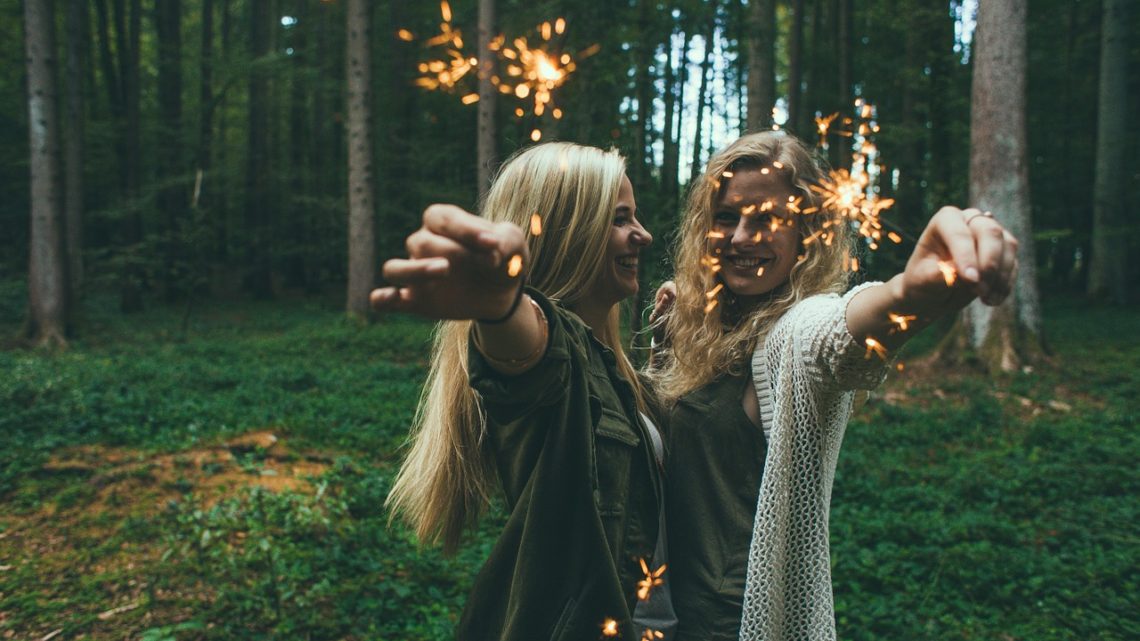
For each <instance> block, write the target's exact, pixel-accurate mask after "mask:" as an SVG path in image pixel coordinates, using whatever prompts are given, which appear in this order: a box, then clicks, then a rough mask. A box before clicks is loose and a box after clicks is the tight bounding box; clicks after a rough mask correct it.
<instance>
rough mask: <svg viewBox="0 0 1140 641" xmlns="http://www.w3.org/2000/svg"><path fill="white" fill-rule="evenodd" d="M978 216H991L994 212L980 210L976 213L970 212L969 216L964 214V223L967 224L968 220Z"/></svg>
mask: <svg viewBox="0 0 1140 641" xmlns="http://www.w3.org/2000/svg"><path fill="white" fill-rule="evenodd" d="M978 216H982V217H984V218H993V217H994V214H993V212H989V211H980V212H978V213H976V214H971V215H969V216H966V224H967V225H969V224H970V221H971V220H973V219H975V218H977V217H978Z"/></svg>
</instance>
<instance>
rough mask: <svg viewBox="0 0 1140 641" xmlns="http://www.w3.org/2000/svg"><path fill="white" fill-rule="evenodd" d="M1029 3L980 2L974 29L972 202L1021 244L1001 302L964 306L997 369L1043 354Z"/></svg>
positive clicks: (987, 360)
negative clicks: (1029, 102) (1031, 168)
mask: <svg viewBox="0 0 1140 641" xmlns="http://www.w3.org/2000/svg"><path fill="white" fill-rule="evenodd" d="M1025 5H1026V0H988V1H987V2H983V3H981V5H980V7H979V10H978V27H977V31H976V33H975V36H974V49H973V56H974V82H973V94H972V109H971V117H970V203H971V205H972V206H974V207H976V208H978V209H980V210H982V211H992V212H993V213H994V216H995V217H996V218H997V220H998V221H999V222H1000V223H1001V224H1002V225H1003V226H1005V228H1006V229H1008V230H1009V231H1010V233H1012V234H1013V235H1014V236H1015V237H1016V238H1017V239H1018V240H1019V241H1020V243H1021V245H1020V250H1019V253H1018V260H1019V262H1020V269H1019V273H1018V277H1017V282H1016V284H1015V287H1014V292H1013V294H1012V295H1011V296H1010V297H1009V298H1008V299H1007V300H1006V301H1005V303H1003V304H1002V305H1001V306H999V307H997V308H992V307H987V306H985V305H983V304H982V303H981V302H979V301H974V302H973V303H971V304H970V305H969V307H967V308H966V309H965V310H963V315H962V319H963V321H964V330H965V332H966V338H967V340H968V345H969V347H971V348H973V350H976V352H977V354H978V356H979V357H980V360H981V362H982V364H983V366H984V367H985V368H986V369H987V370H989V371H991V372H994V371H999V370H1000V371H1012V370H1016V369H1020V368H1021V367H1023V366H1024V365H1026V364H1029V363H1033V362H1035V361H1037V360H1039V359H1040V358H1041V357H1042V356H1043V353H1044V341H1043V337H1042V333H1041V303H1040V298H1039V295H1038V292H1037V266H1036V262H1035V257H1036V253H1035V251H1034V247H1033V245H1034V243H1033V228H1032V224H1031V221H1030V208H1029V177H1028V171H1027V165H1026V162H1027V158H1026V155H1027V154H1026V131H1025V64H1026V51H1025V49H1026V36H1025V14H1026V6H1025Z"/></svg>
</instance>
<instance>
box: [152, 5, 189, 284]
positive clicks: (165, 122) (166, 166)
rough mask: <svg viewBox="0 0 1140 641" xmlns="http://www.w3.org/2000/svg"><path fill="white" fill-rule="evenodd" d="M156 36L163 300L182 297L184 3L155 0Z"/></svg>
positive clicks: (159, 207)
mask: <svg viewBox="0 0 1140 641" xmlns="http://www.w3.org/2000/svg"><path fill="white" fill-rule="evenodd" d="M154 22H155V31H156V34H157V36H158V110H159V120H160V123H161V125H160V127H159V132H158V149H157V153H156V155H155V160H156V161H157V164H158V168H157V169H158V180H159V182H160V183H161V184H162V187H161V188H160V189H159V192H158V210H159V212H161V216H162V221H163V224H162V228H163V235H164V236H165V241H164V242H163V243H162V245H161V246H162V247H163V248H164V251H163V252H162V254H163V255H162V261H163V265H164V268H165V269H164V273H163V281H164V282H163V289H164V291H165V294H166V298H167V300H171V299H173V298H174V297H175V296H176V295H178V294H180V293H185V285H186V283H185V278H184V275H180V274H178V273H177V272H178V271H179V270H181V269H183V268H184V266H183V263H184V262H185V255H184V254H185V252H184V251H183V243H182V242H181V241H180V240H179V236H180V227H181V226H182V225H183V224H184V221H183V220H182V219H183V217H184V215H185V207H186V193H185V185H184V182H183V181H184V180H185V178H184V176H183V174H184V168H183V166H182V149H183V148H184V145H183V144H182V2H181V0H155V3H154Z"/></svg>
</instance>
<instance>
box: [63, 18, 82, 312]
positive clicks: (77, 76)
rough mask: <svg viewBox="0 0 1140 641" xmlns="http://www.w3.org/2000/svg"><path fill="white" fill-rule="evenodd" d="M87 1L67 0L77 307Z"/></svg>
mask: <svg viewBox="0 0 1140 641" xmlns="http://www.w3.org/2000/svg"><path fill="white" fill-rule="evenodd" d="M86 25H87V2H86V1H85V0H68V3H67V74H66V78H67V80H66V87H67V103H66V104H67V115H66V121H67V141H66V142H65V143H64V145H65V162H64V167H65V174H64V185H65V186H64V203H65V205H66V212H65V214H64V220H65V221H66V224H65V225H64V227H65V229H66V230H67V234H66V236H67V238H66V241H65V243H64V245H65V247H66V255H67V258H68V266H67V276H68V284H69V287H70V289H69V291H68V295H67V299H68V301H70V303H71V305H69V306H68V310H69V311H70V312H74V311H75V307H76V303H77V301H78V300H79V294H80V292H81V291H82V288H83V135H84V117H85V109H84V101H83V98H84V96H83V66H84V57H85V51H84V46H85V45H86V43H87V37H86V34H87V27H86Z"/></svg>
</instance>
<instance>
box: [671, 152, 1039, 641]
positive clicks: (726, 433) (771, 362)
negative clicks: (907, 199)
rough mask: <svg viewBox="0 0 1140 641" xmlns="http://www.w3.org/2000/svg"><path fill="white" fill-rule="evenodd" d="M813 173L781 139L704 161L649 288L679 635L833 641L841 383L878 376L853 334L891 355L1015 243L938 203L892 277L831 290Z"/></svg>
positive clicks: (835, 268)
mask: <svg viewBox="0 0 1140 641" xmlns="http://www.w3.org/2000/svg"><path fill="white" fill-rule="evenodd" d="M819 179H820V172H819V170H818V169H817V168H816V166H815V164H814V163H813V161H812V159H811V156H810V154H809V152H808V150H807V149H806V148H805V147H804V146H803V144H802V143H800V142H799V141H798V140H796V139H794V138H792V137H791V136H788V135H785V134H782V133H775V132H765V133H759V134H752V135H748V136H745V137H743V138H741V139H739V140H737V141H736V142H734V143H732V144H731V145H729V146H728V147H727V148H726V149H724V150H722V151H720V152H719V153H718V154H716V155H715V156H714V157H713V158H712V159H711V160H710V161H709V164H708V167H707V168H706V170H705V174H704V176H703V179H702V180H701V181H699V182H698V183H697V184H696V186H695V187H694V189H693V190H692V192H691V193H690V197H689V201H688V206H687V210H686V212H685V216H684V220H683V223H682V229H681V233H680V234H679V236H678V238H677V241H676V242H677V246H676V283H675V285H673V284H667V285H666V286H665V287H663V288H662V289H661V290H660V291H659V292H658V306H657V310H656V311H657V315H658V316H663V318H662V319H661V320H660V321H659V323H661V327H662V328H663V329H664V334H663V339H664V340H663V342H664V345H663V346H662V347H660V348H659V354H657V355H655V362H658V363H660V366H659V367H658V368H657V369H656V370H655V371H654V372H653V376H652V377H653V379H654V380H655V382H656V384H657V386H658V391H659V393H660V395H661V397H662V400H663V402H664V403H665V404H666V406H669V407H671V411H670V417H669V425H670V429H669V448H668V449H669V467H668V475H667V482H666V497H667V499H668V500H667V505H666V514H667V515H668V524H669V538H670V556H671V558H672V560H673V562H672V565H671V570H670V571H671V573H672V581H673V583H672V588H673V599H674V602H675V604H676V607H677V615H678V618H679V620H680V626H679V628H678V634H677V639H678V640H686V641H688V640H696V639H700V640H701V641H727V640H729V639H732V640H735V639H737V638H740V639H746V640H749V641H753V640H759V639H763V640H765V641H778V640H783V639H804V640H824V639H834V638H835V622H834V613H833V606H832V591H831V575H830V556H829V550H828V510H829V504H830V500H831V487H832V481H833V479H834V475H835V467H836V461H837V458H838V455H839V446H840V442H841V440H842V438H843V432H844V429H845V428H846V426H847V420H848V418H849V416H850V413H851V405H852V400H853V397H854V390H857V389H871V388H873V387H874V386H876V385H877V384H878V383H879V382H881V380H882V378H883V376H884V375H885V370H886V363H885V359H881V358H879V357H877V356H875V355H873V354H869V353H868V345H869V344H868V343H867V342H866V341H868V340H873V341H877V342H876V343H871V345H874V346H876V348H879V349H883V350H894V349H896V348H898V347H899V346H900V345H902V343H903V342H904V341H906V340H907V338H909V337H910V336H912V335H914V333H915V332H917V331H919V330H920V329H921V328H923V327H925V326H926V325H928V324H930V323H931V322H932V321H934V320H935V319H937V318H939V317H941V316H943V315H945V314H949V313H953V312H954V311H956V310H958V309H960V308H961V307H963V306H964V305H966V304H967V303H968V302H969V301H971V300H973V299H974V298H975V297H978V296H980V297H981V298H982V300H983V301H985V302H986V303H988V304H997V303H999V302H1000V301H1001V300H1002V299H1003V298H1005V296H1007V295H1008V294H1009V291H1010V287H1011V283H1012V282H1013V280H1012V279H1013V274H1014V272H1015V270H1016V267H1017V241H1016V240H1014V239H1013V238H1012V237H1011V236H1010V235H1009V234H1008V233H1007V232H1006V231H1005V230H1004V229H1002V227H1001V226H1000V225H999V224H997V223H996V222H995V221H994V220H993V218H992V217H990V216H989V215H988V214H986V213H982V212H979V211H976V210H971V209H967V210H964V211H963V210H959V209H956V208H952V207H946V208H943V209H942V210H940V211H939V212H938V213H937V214H936V215H935V216H934V217H933V218H932V219H931V220H930V222H929V224H928V225H927V227H926V229H925V231H924V232H923V234H922V237H921V238H920V239H919V241H918V244H917V247H916V249H915V250H914V253H913V255H912V256H911V257H910V259H909V262H908V263H907V265H906V268H905V271H903V273H901V274H898V275H897V276H895V277H894V278H892V279H890V280H889V281H888V282H886V283H867V284H864V285H860V286H858V287H855V288H854V289H851V290H850V291H847V287H848V282H847V281H848V274H847V271H846V270H845V264H846V261H847V260H848V255H849V252H850V249H851V244H852V241H851V238H850V237H849V230H848V225H846V224H843V223H841V222H840V221H839V220H838V219H837V218H836V216H835V215H834V212H827V211H819V210H818V208H819V207H820V205H821V203H820V202H819V198H818V196H817V194H816V192H814V191H813V190H812V189H811V187H812V185H814V184H817V183H818V181H819ZM797 211H800V212H802V213H796V212H797ZM940 262H941V263H943V264H944V265H946V264H948V265H952V266H953V268H954V269H955V270H956V273H957V280H956V281H955V282H954V284H953V285H951V286H948V285H947V281H946V279H945V275H944V273H943V271H942V269H941V268H940V265H939V263H940ZM666 310H667V311H666ZM892 314H893V315H894V316H892ZM899 317H904V318H905V319H906V320H905V325H906V331H903V329H902V327H901V326H900V325H899V324H898V323H897V322H894V321H892V318H895V319H897V318H899ZM884 353H885V352H884ZM868 356H870V358H868Z"/></svg>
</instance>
